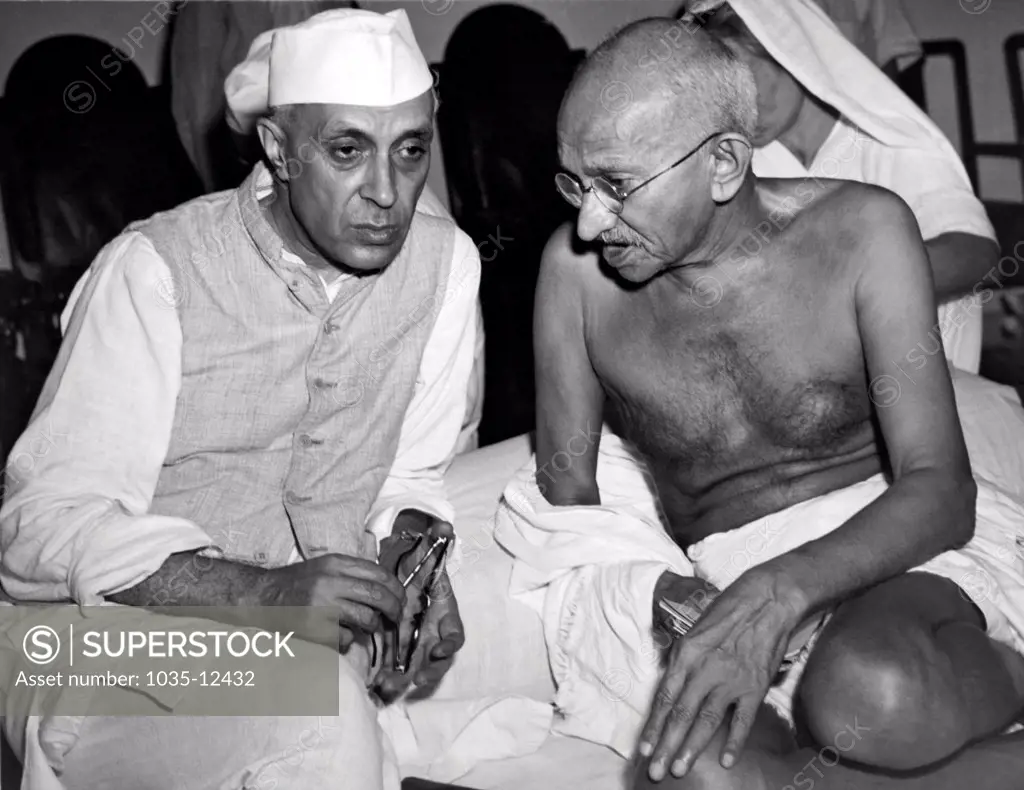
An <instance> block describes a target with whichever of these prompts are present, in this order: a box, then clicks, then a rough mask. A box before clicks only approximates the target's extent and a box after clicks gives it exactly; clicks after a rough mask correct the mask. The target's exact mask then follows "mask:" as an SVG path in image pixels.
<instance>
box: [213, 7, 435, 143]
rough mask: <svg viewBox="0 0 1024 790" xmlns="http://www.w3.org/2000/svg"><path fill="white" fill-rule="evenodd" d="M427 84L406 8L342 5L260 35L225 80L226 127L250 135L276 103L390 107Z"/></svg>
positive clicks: (426, 72)
mask: <svg viewBox="0 0 1024 790" xmlns="http://www.w3.org/2000/svg"><path fill="white" fill-rule="evenodd" d="M432 85H433V78H432V75H431V73H430V68H429V67H428V66H427V62H426V60H425V59H424V57H423V53H422V52H420V48H419V45H417V43H416V37H415V36H414V35H413V32H412V26H411V25H410V24H409V18H408V17H407V16H406V14H405V11H402V10H398V11H391V12H390V13H387V14H378V13H376V12H375V11H362V10H356V9H350V8H344V9H338V10H335V11H325V12H324V13H322V14H317V15H316V16H313V17H310V18H309V19H307V20H306V21H305V22H301V23H299V24H297V25H292V26H290V27H280V28H276V29H274V30H268V31H266V32H265V33H261V34H260V35H259V36H257V37H256V40H255V41H253V42H252V46H251V47H249V55H248V57H247V58H246V59H245V60H244V61H242V62H241V63H239V64H238V65H237V66H236V67H235V68H234V69H232V71H231V73H230V74H229V75H228V78H227V79H226V80H225V81H224V92H225V94H226V96H227V103H228V124H229V125H230V126H232V127H233V128H234V129H235V130H236V131H239V132H242V133H248V132H249V131H251V130H252V129H253V128H254V126H255V123H256V120H257V119H258V118H259V117H260V116H262V115H265V114H266V113H267V111H268V110H270V109H271V108H273V107H280V106H282V105H285V104H355V105H361V106H366V107H390V106H393V105H395V104H401V103H402V102H404V101H408V100H409V99H413V98H415V97H417V96H419V95H420V94H422V93H425V92H426V91H428V90H430V88H431V86H432Z"/></svg>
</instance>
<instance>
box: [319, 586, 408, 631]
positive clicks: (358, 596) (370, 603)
mask: <svg viewBox="0 0 1024 790" xmlns="http://www.w3.org/2000/svg"><path fill="white" fill-rule="evenodd" d="M330 584H331V586H332V587H333V590H332V593H331V594H332V597H333V598H334V600H335V601H337V602H338V603H341V602H346V601H347V602H349V603H357V604H361V605H362V606H367V607H369V608H371V609H373V610H375V611H377V612H380V613H381V614H382V615H384V616H385V617H386V618H388V620H390V621H391V622H397V621H398V620H399V619H400V618H401V616H402V608H403V607H404V605H405V595H404V591H402V590H401V588H399V593H401V594H400V595H396V594H395V592H394V590H393V589H391V587H390V586H388V585H384V584H380V583H378V582H375V581H369V580H364V579H350V578H340V579H332V580H331V582H330Z"/></svg>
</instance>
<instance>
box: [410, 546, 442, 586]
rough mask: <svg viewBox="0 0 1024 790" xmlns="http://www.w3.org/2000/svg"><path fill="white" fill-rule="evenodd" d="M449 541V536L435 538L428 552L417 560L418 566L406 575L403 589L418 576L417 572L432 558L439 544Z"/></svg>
mask: <svg viewBox="0 0 1024 790" xmlns="http://www.w3.org/2000/svg"><path fill="white" fill-rule="evenodd" d="M447 542H448V538H438V539H437V540H435V541H434V542H433V543H432V544H431V545H430V548H429V549H427V553H426V554H424V555H423V559H421V560H420V561H419V562H417V563H416V567H415V568H413V569H412V573H410V574H409V575H408V576H406V577H405V581H404V582H402V587H403V589H404V588H405V587H408V586H409V582H411V581H412V580H413V579H414V578H415V577H416V574H417V573H419V572H420V568H422V567H423V566H424V565H426V563H427V560H429V559H430V556H431V555H432V554H433V553H434V550H435V549H436V548H437V547H438V546H440V545H441V544H442V543H447Z"/></svg>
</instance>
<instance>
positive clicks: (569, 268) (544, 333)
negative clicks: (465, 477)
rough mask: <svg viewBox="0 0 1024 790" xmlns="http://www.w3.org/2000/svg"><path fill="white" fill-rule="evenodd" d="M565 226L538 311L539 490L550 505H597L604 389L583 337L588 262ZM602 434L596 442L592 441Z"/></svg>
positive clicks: (546, 269)
mask: <svg viewBox="0 0 1024 790" xmlns="http://www.w3.org/2000/svg"><path fill="white" fill-rule="evenodd" d="M571 242H572V228H571V226H569V225H563V226H562V227H561V228H559V229H558V230H557V231H555V233H554V235H552V237H551V239H550V240H549V241H548V243H547V246H546V247H545V248H544V253H543V256H542V258H541V265H540V276H539V278H538V280H537V292H536V297H535V307H534V324H533V345H534V358H535V364H536V374H537V375H536V379H537V486H538V488H539V489H540V490H541V492H542V493H543V494H544V497H545V498H546V499H547V500H548V502H550V503H551V504H552V505H599V504H600V503H601V496H600V493H599V491H598V488H597V458H598V451H599V449H600V447H599V445H600V426H601V422H602V414H603V409H604V391H603V390H602V388H601V383H600V381H598V378H597V375H596V374H595V373H594V369H593V368H592V367H591V364H590V357H589V355H588V353H587V347H586V342H585V340H584V332H583V328H584V320H585V312H584V299H583V293H584V287H583V283H584V272H583V271H582V270H581V266H585V265H587V262H586V261H581V260H580V259H579V258H577V257H576V256H575V255H574V254H573V252H572V249H571ZM593 435H597V437H598V438H597V439H596V440H591V439H590V437H591V436H593Z"/></svg>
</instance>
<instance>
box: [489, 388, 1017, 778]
mask: <svg viewBox="0 0 1024 790" xmlns="http://www.w3.org/2000/svg"><path fill="white" fill-rule="evenodd" d="M952 375H953V379H954V387H955V391H956V397H957V405H958V411H959V414H960V419H961V422H962V423H963V428H964V434H965V437H966V440H967V445H968V452H969V453H970V457H971V463H972V467H973V469H974V474H975V478H976V479H977V481H978V485H979V489H980V493H979V496H978V528H977V531H976V536H975V538H974V540H972V541H971V542H970V543H969V544H968V545H967V546H966V547H965V548H964V549H962V550H961V551H957V552H946V553H944V554H942V555H940V556H939V557H937V558H935V559H934V560H932V561H930V562H929V563H926V564H925V565H924V566H922V569H923V570H926V571H930V572H933V573H937V574H939V575H942V576H945V577H947V578H950V579H952V580H953V581H955V582H957V583H958V584H960V585H961V587H963V588H964V590H965V592H966V593H967V594H968V595H970V596H971V597H972V598H973V599H974V600H975V602H976V603H978V605H979V606H980V608H981V609H982V611H983V612H984V613H985V614H986V616H987V618H988V621H989V622H988V627H989V634H990V635H991V636H992V637H993V638H996V639H999V640H1001V641H1004V642H1006V643H1007V644H1010V645H1011V646H1013V647H1015V648H1016V649H1017V650H1019V651H1022V652H1024V410H1022V409H1021V405H1020V401H1019V399H1018V398H1017V396H1016V393H1015V392H1014V391H1013V390H1012V389H1011V388H1009V387H1005V386H1001V385H998V384H994V383H993V382H990V381H986V380H985V379H982V378H980V377H977V376H974V375H971V374H968V373H964V372H962V371H958V370H955V369H954V370H953V371H952ZM535 464H536V462H535V460H531V461H530V462H529V463H528V464H526V465H525V466H524V467H523V468H522V469H521V470H520V472H519V473H518V474H517V475H516V476H515V478H514V479H513V480H512V481H511V482H510V483H509V485H508V486H507V487H506V489H505V495H504V499H503V501H502V504H501V506H500V507H499V510H498V513H497V515H496V516H495V519H496V528H495V536H496V538H497V540H498V541H499V542H500V543H501V544H502V545H503V546H504V547H505V548H506V549H507V550H508V551H509V553H511V554H512V555H513V557H514V560H515V564H514V566H513V572H512V579H511V585H510V593H511V595H512V597H513V598H514V599H518V600H520V601H522V602H523V603H525V604H526V605H528V606H530V607H532V608H533V609H535V610H536V611H537V612H538V613H539V614H540V615H541V617H542V619H543V621H544V633H545V638H546V641H547V644H548V655H549V660H550V663H551V670H552V673H553V675H554V678H555V682H556V684H557V687H558V690H557V694H556V697H555V702H556V705H557V706H558V709H559V712H560V718H559V719H557V720H556V721H555V723H554V726H553V730H554V731H555V732H557V733H561V734H564V735H571V736H575V737H578V738H583V739H585V740H589V741H593V742H595V743H599V744H602V745H605V746H608V747H610V748H612V749H614V750H615V751H616V752H618V753H619V754H620V755H622V756H623V757H625V758H627V759H630V758H632V757H633V755H634V749H635V747H636V743H637V739H638V737H639V733H640V729H641V727H642V726H643V722H644V720H645V717H646V714H647V711H648V709H649V705H650V701H651V699H652V697H653V695H654V692H655V690H656V686H657V681H658V678H659V675H660V672H659V655H658V653H659V651H658V648H657V645H656V643H655V639H654V636H653V634H652V631H651V626H652V619H653V618H652V598H653V590H654V585H655V583H656V582H657V579H658V577H660V576H661V574H662V573H663V572H664V571H665V570H667V569H671V570H673V571H675V572H676V573H679V574H680V575H684V576H694V575H695V576H698V577H701V578H706V579H709V580H710V581H712V582H713V583H715V584H716V586H718V587H720V588H723V589H724V588H725V587H726V586H728V585H729V584H730V583H731V582H732V581H734V580H735V579H736V578H737V577H738V576H739V575H740V574H741V573H742V572H743V571H744V570H746V569H747V568H748V567H751V566H752V565H756V564H759V563H761V562H765V561H767V560H769V559H771V558H772V557H774V556H777V555H779V554H781V553H783V552H785V551H789V550H790V549H792V548H794V547H795V546H798V545H801V544H803V543H806V542H808V541H810V540H813V539H815V538H817V537H819V536H820V535H822V534H824V533H827V532H829V531H831V530H832V529H835V528H836V527H839V526H841V525H842V523H843V522H844V521H845V520H846V519H848V518H849V517H850V516H852V515H853V514H854V513H856V512H857V511H859V510H860V509H862V508H863V507H864V506H865V505H867V504H868V503H869V502H871V501H872V500H873V499H874V498H876V497H877V496H879V495H880V494H881V493H883V492H884V490H885V489H886V487H887V485H886V483H885V482H884V481H883V480H881V479H880V478H871V479H869V480H865V481H863V482H861V483H858V484H856V485H854V486H850V487H848V488H844V489H840V490H838V491H835V492H833V493H831V494H826V495H824V496H820V497H816V498H814V499H812V500H808V501H806V502H802V503H799V504H797V505H794V506H792V507H790V508H787V509H786V510H784V511H781V512H779V513H775V514H772V515H770V516H768V517H767V518H765V519H759V520H758V521H757V522H755V523H752V524H750V525H747V526H745V527H741V528H740V529H737V530H732V531H730V532H727V533H722V534H716V535H712V536H710V537H709V538H707V539H706V540H704V541H702V542H701V543H699V544H696V545H695V546H691V547H690V548H689V550H688V551H687V553H686V554H684V553H683V551H682V550H681V549H680V548H679V547H678V546H677V545H676V544H675V542H674V541H672V539H671V538H670V537H669V536H668V534H667V533H666V531H665V529H664V527H663V526H662V522H661V521H660V519H659V516H658V510H657V506H656V504H655V501H654V497H653V494H652V492H651V488H650V487H649V485H648V480H647V476H646V475H645V472H644V470H643V468H642V466H641V465H640V463H639V462H638V461H637V460H636V458H635V456H633V455H632V454H631V453H630V451H629V450H628V449H627V446H626V444H624V443H623V442H622V440H620V439H619V438H618V437H616V436H615V435H614V434H611V433H610V432H608V431H607V430H606V431H605V433H604V434H603V435H602V439H601V448H600V457H599V461H598V467H597V478H598V480H597V482H598V487H599V489H600V491H601V501H602V505H601V506H600V507H553V506H551V505H550V504H549V503H548V502H547V500H545V499H544V497H543V495H542V494H541V493H540V491H539V489H538V487H537V484H536V481H535V477H534V469H535ZM801 669H802V666H798V667H796V668H795V671H792V670H791V671H790V673H789V674H788V675H787V676H786V678H784V679H783V682H782V683H780V684H779V685H778V686H776V687H774V688H773V689H772V691H771V692H770V694H769V697H768V700H767V701H768V702H769V703H770V704H772V705H773V706H774V707H775V708H776V709H777V710H778V711H779V712H780V713H781V714H782V715H783V716H786V715H787V713H788V712H789V705H790V702H791V700H792V694H793V690H794V687H795V685H796V684H795V680H796V679H797V678H798V677H799V671H800V670H801Z"/></svg>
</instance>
